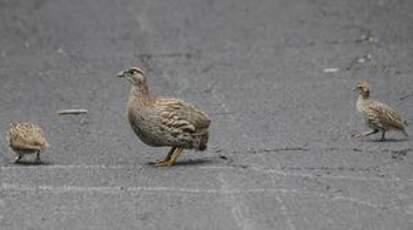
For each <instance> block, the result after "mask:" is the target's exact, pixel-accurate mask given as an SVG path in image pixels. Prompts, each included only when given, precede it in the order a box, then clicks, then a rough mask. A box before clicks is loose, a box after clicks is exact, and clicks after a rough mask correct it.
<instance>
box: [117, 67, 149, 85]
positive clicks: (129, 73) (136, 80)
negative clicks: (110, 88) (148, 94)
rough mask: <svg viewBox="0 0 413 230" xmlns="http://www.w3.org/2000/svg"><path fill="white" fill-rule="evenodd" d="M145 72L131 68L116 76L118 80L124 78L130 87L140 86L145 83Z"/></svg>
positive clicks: (137, 68)
mask: <svg viewBox="0 0 413 230" xmlns="http://www.w3.org/2000/svg"><path fill="white" fill-rule="evenodd" d="M144 74H145V72H143V70H142V69H140V68H139V67H131V68H129V69H127V70H124V71H121V72H119V73H118V74H117V77H119V78H126V79H128V80H129V82H130V83H132V85H136V86H140V85H143V84H145V83H146V79H145V76H144Z"/></svg>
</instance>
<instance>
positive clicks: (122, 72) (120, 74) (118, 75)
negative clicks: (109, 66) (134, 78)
mask: <svg viewBox="0 0 413 230" xmlns="http://www.w3.org/2000/svg"><path fill="white" fill-rule="evenodd" d="M124 74H125V71H120V72H119V73H118V74H116V77H119V78H121V77H124Z"/></svg>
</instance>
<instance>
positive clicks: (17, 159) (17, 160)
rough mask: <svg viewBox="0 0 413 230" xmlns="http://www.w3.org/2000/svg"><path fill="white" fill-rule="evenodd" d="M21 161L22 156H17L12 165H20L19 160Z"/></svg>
mask: <svg viewBox="0 0 413 230" xmlns="http://www.w3.org/2000/svg"><path fill="white" fill-rule="evenodd" d="M21 159H22V155H17V157H16V159H14V163H15V164H18V163H20V160H21Z"/></svg>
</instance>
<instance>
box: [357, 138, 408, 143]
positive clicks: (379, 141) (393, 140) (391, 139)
mask: <svg viewBox="0 0 413 230" xmlns="http://www.w3.org/2000/svg"><path fill="white" fill-rule="evenodd" d="M408 140H409V139H406V138H405V139H396V138H386V139H385V140H384V141H383V140H381V139H366V140H363V141H365V142H375V143H386V142H406V141H408Z"/></svg>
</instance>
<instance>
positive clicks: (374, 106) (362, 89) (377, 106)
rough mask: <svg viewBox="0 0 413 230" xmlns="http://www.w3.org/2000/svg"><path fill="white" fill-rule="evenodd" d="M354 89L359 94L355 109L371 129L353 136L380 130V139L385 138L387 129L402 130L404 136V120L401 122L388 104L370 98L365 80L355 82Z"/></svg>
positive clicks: (365, 134) (405, 133)
mask: <svg viewBox="0 0 413 230" xmlns="http://www.w3.org/2000/svg"><path fill="white" fill-rule="evenodd" d="M355 90H356V91H357V93H358V94H359V97H358V99H357V104H356V106H357V110H358V112H360V113H361V114H362V116H363V118H364V119H365V121H366V123H367V125H368V126H369V127H370V128H371V129H372V130H371V131H368V132H365V133H361V134H357V135H353V136H354V137H362V136H368V135H371V134H374V133H377V132H379V131H380V132H382V137H381V141H384V140H385V133H386V131H389V130H397V131H400V132H402V133H403V134H404V135H405V136H406V137H407V136H408V135H407V132H406V130H405V125H406V124H407V123H406V122H403V120H402V118H401V116H400V114H399V113H397V112H396V111H395V110H394V109H393V108H391V107H390V106H388V105H386V104H384V103H382V102H379V101H376V100H373V99H371V98H370V88H369V85H368V83H367V82H366V81H360V82H358V83H357V85H356V87H355Z"/></svg>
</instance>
